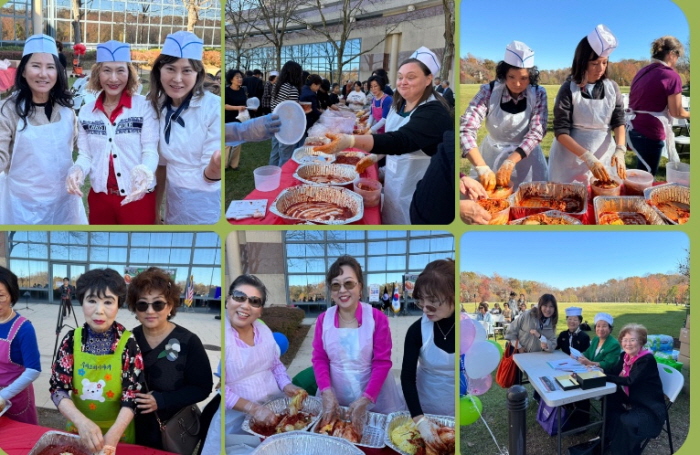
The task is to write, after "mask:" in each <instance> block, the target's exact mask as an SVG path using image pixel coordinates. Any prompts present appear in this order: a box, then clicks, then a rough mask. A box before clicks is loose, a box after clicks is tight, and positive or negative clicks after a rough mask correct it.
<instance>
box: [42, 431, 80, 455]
mask: <svg viewBox="0 0 700 455" xmlns="http://www.w3.org/2000/svg"><path fill="white" fill-rule="evenodd" d="M64 444H70V445H74V446H77V447H82V444H81V443H80V436H78V435H77V434H70V433H64V432H62V431H47V432H46V433H44V434H43V435H42V436H41V437H40V438H39V440H38V441H37V442H36V444H35V445H34V447H33V448H32V450H31V451H30V452H29V455H38V454H39V453H40V452H41V451H42V450H44V449H45V448H47V447H48V446H50V445H64ZM83 450H84V452H83V453H84V455H92V452H90V450H88V449H83ZM76 455H83V454H76Z"/></svg>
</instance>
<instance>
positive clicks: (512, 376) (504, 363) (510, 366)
mask: <svg viewBox="0 0 700 455" xmlns="http://www.w3.org/2000/svg"><path fill="white" fill-rule="evenodd" d="M517 349H518V340H515V347H513V346H509V347H508V349H506V352H505V353H504V354H503V359H502V360H501V363H499V364H498V369H497V370H496V382H497V383H498V385H500V386H501V387H503V388H504V389H507V388H508V387H511V386H512V385H513V384H515V380H516V379H517V377H518V366H517V365H516V364H515V360H513V354H514V353H515V351H517Z"/></svg>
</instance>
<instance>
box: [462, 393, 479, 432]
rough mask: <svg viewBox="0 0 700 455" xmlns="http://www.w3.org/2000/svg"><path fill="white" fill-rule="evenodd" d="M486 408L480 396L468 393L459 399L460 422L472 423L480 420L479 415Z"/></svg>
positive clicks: (463, 423) (464, 423)
mask: <svg viewBox="0 0 700 455" xmlns="http://www.w3.org/2000/svg"><path fill="white" fill-rule="evenodd" d="M483 409H484V407H483V405H482V404H481V400H479V398H477V397H474V396H471V395H467V396H466V397H462V398H460V399H459V424H460V425H471V424H472V423H474V422H476V421H477V420H479V415H480V414H481V411H482V410H483Z"/></svg>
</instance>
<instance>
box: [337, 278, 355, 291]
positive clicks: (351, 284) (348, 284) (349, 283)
mask: <svg viewBox="0 0 700 455" xmlns="http://www.w3.org/2000/svg"><path fill="white" fill-rule="evenodd" d="M358 284H359V283H357V281H350V280H348V281H346V282H345V283H333V284H331V291H333V292H338V291H340V287H341V286H342V287H344V288H345V290H347V291H352V290H353V289H355V286H357V285H358Z"/></svg>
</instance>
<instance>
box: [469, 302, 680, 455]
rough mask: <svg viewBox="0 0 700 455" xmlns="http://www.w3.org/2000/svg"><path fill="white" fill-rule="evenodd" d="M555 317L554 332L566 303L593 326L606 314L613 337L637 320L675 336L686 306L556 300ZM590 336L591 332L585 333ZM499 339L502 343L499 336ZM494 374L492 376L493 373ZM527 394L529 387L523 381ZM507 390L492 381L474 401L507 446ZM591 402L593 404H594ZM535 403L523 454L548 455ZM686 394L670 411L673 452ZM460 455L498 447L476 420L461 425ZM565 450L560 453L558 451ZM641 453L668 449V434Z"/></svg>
mask: <svg viewBox="0 0 700 455" xmlns="http://www.w3.org/2000/svg"><path fill="white" fill-rule="evenodd" d="M558 306H559V309H560V319H559V323H558V324H557V332H560V331H563V330H566V324H565V323H564V321H563V320H562V319H563V309H564V308H566V307H569V306H579V307H582V308H583V315H584V320H585V321H588V322H589V323H590V324H591V325H593V324H592V323H593V317H594V316H595V314H596V313H598V312H607V313H610V314H611V315H612V316H613V318H614V321H615V324H614V329H613V333H612V335H611V336H615V337H617V335H618V333H619V331H620V329H622V327H623V326H624V325H625V324H627V323H631V322H636V323H640V324H643V325H644V326H645V327H646V328H647V330H648V331H649V334H666V335H670V336H673V337H674V338H678V335H679V332H680V329H681V327H683V326H684V324H685V317H686V309H685V307H683V306H682V305H679V306H675V305H666V304H659V305H654V304H642V303H571V304H569V303H561V302H560V303H559V305H558ZM588 334H589V336H590V337H591V339H592V338H593V336H595V332H594V331H591V332H588ZM499 343H501V344H502V343H503V342H502V341H500V340H499ZM494 376H495V374H494ZM525 388H526V389H527V390H528V392H529V396H530V397H532V392H533V387H532V386H531V385H530V384H527V385H525ZM506 393H507V389H502V388H501V387H500V386H498V384H496V381H495V379H494V382H493V385H492V386H491V389H490V390H489V391H488V392H487V393H485V394H484V395H481V396H480V397H479V399H480V400H481V402H482V404H483V409H484V410H483V414H482V416H483V418H484V419H485V420H486V422H487V423H488V425H489V427H490V428H491V431H492V432H493V434H494V436H495V438H496V440H497V441H498V444H499V445H500V446H501V447H503V448H504V449H506V448H507V445H508V411H507V409H506V403H507V402H506ZM593 406H595V407H596V408H597V407H598V405H597V402H593ZM536 415H537V403H536V402H535V401H534V400H533V399H531V398H530V400H529V401H528V409H527V417H526V422H527V452H528V453H529V454H543V455H549V454H553V453H556V444H557V438H556V436H554V437H550V436H548V435H547V434H546V433H545V432H544V431H543V430H542V428H541V427H540V425H539V424H538V423H537V419H536ZM689 415H690V396H689V394H687V393H685V392H681V394H680V395H679V396H678V398H677V399H676V402H675V403H674V404H673V406H672V407H671V410H670V416H671V431H672V433H673V445H674V448H675V449H676V450H678V448H679V447H680V446H681V444H682V443H683V442H684V441H685V439H686V437H687V435H688V429H689V426H690V421H689ZM597 432H598V429H591V430H588V431H586V432H585V433H582V434H578V435H573V436H565V437H564V438H563V439H562V447H563V450H564V451H565V450H566V448H567V447H569V446H572V445H575V444H579V443H581V442H584V441H587V440H589V439H591V438H593V437H595V436H596V435H597ZM460 436H461V454H462V455H467V454H469V455H492V454H498V453H499V452H498V448H497V447H496V445H495V444H494V442H493V439H492V438H491V435H490V434H489V431H488V429H487V428H486V426H485V425H484V422H483V421H482V420H478V421H477V422H475V423H473V424H472V425H469V426H466V427H461V431H460ZM564 453H566V452H564ZM645 453H654V454H663V453H668V437H667V436H666V435H665V433H662V434H661V436H659V437H658V438H657V439H655V440H652V441H651V442H650V443H649V446H648V447H647V448H646V449H645Z"/></svg>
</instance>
